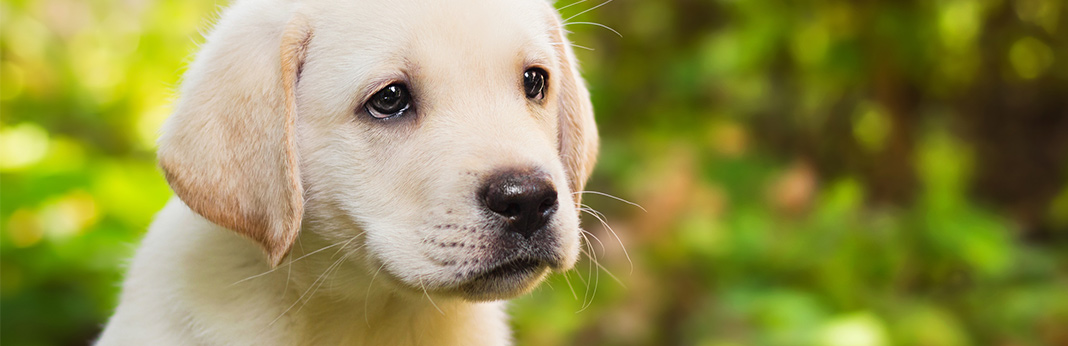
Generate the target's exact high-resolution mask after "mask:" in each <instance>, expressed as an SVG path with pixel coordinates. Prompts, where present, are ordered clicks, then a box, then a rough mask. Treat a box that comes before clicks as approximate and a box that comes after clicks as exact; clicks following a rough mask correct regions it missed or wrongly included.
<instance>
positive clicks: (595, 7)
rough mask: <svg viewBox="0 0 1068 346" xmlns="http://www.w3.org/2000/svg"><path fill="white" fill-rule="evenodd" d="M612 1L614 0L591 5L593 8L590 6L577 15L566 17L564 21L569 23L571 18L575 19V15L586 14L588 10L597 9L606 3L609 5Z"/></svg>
mask: <svg viewBox="0 0 1068 346" xmlns="http://www.w3.org/2000/svg"><path fill="white" fill-rule="evenodd" d="M610 2H612V0H608V1H605V2H602V3H601V4H600V5H597V6H594V7H591V8H589V9H587V10H585V11H582V12H579V13H578V14H576V15H573V16H571V17H567V19H564V23H567V21H569V20H571V19H573V18H575V17H578V16H581V15H583V14H586V12H589V11H593V10H596V9H597V8H598V7H601V6H604V5H608V3H610Z"/></svg>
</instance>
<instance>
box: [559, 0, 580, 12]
mask: <svg viewBox="0 0 1068 346" xmlns="http://www.w3.org/2000/svg"><path fill="white" fill-rule="evenodd" d="M584 2H586V0H579V1H577V2H573V3H571V4H570V5H567V6H564V7H561V8H558V9H556V10H557V11H560V10H562V9H565V8H568V7H571V6H575V5H578V4H581V3H584Z"/></svg>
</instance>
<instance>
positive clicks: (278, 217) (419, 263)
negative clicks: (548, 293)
mask: <svg viewBox="0 0 1068 346" xmlns="http://www.w3.org/2000/svg"><path fill="white" fill-rule="evenodd" d="M182 93H183V95H182V98H181V99H180V101H179V103H178V105H177V108H176V112H175V114H174V115H173V116H172V117H171V119H169V120H168V122H167V124H166V125H165V128H164V133H163V136H162V137H161V139H160V150H159V158H160V165H161V167H162V168H163V170H164V171H165V173H166V176H167V179H168V181H169V182H170V184H171V186H172V188H173V189H174V190H175V192H176V193H177V194H178V196H179V197H180V198H181V199H182V200H183V201H184V202H185V203H186V204H187V205H189V206H190V207H191V208H192V209H193V210H195V211H196V212H198V213H199V214H200V215H202V216H204V217H205V218H207V219H209V220H211V221H213V222H215V223H217V224H219V225H221V226H224V227H227V228H230V229H232V230H234V231H236V232H238V233H240V234H242V235H245V236H247V237H249V238H251V239H253V240H255V241H257V242H258V243H259V244H261V245H262V246H263V247H264V249H265V250H266V253H267V255H268V259H269V260H270V261H271V263H272V264H274V265H277V264H278V263H279V262H280V261H281V260H282V259H283V258H284V257H285V255H286V254H287V253H288V251H289V248H290V247H291V246H292V244H293V242H294V240H295V239H296V236H297V234H298V232H300V231H301V229H302V228H303V230H304V232H311V233H314V235H315V236H318V237H321V238H324V239H326V240H328V241H330V242H333V243H339V242H352V241H356V242H355V243H353V244H354V246H351V247H350V246H343V251H346V252H347V254H348V255H349V258H350V259H351V260H352V261H354V262H357V264H360V265H362V266H363V267H365V268H372V269H378V268H381V270H382V272H383V273H384V274H385V275H384V276H385V277H387V278H388V280H385V281H388V282H392V283H393V284H395V285H397V286H399V287H401V288H407V289H411V290H415V291H419V292H420V293H421V292H422V291H424V290H426V291H428V292H430V293H433V294H438V295H451V296H459V297H463V298H466V299H470V300H490V299H502V298H508V297H512V296H515V295H518V294H521V293H523V292H526V291H528V290H530V289H531V288H533V287H534V286H535V285H536V284H537V283H538V282H539V281H540V280H541V278H542V277H544V275H545V274H546V273H547V272H548V271H550V270H566V269H569V268H570V267H571V266H572V265H573V264H574V262H575V261H576V260H577V257H578V253H579V236H580V235H579V232H580V229H579V223H578V212H577V206H578V198H577V195H576V194H574V192H576V191H581V190H582V188H583V185H584V183H585V180H586V178H587V177H588V176H589V174H590V172H591V171H592V167H593V163H594V159H595V157H596V151H597V132H596V128H595V124H594V121H593V113H592V107H591V105H590V101H589V95H588V92H587V91H586V89H585V86H584V84H583V81H582V79H581V77H580V76H579V74H578V71H577V67H576V64H575V60H574V55H573V53H572V51H571V49H570V46H569V45H568V43H567V41H566V38H565V37H564V35H563V33H562V30H561V28H560V20H559V17H558V15H557V14H556V13H555V11H554V10H553V9H552V8H551V6H549V5H548V4H547V3H545V2H542V1H516V2H514V3H513V2H503V1H492V0H491V1H470V3H466V2H465V3H457V2H451V1H450V2H436V1H425V2H424V1H412V2H405V1H393V2H388V3H383V4H373V3H369V2H353V3H342V4H323V3H310V4H292V3H284V4H283V3H275V1H272V0H268V1H258V2H239V3H238V4H236V5H235V6H234V7H233V8H231V9H230V10H228V11H227V13H225V14H224V16H223V18H222V20H221V21H220V23H219V24H218V25H217V27H216V29H215V30H214V31H213V33H212V34H211V35H210V36H209V37H208V41H207V43H206V44H205V46H204V48H203V50H202V52H201V53H200V54H199V56H198V57H197V59H196V60H195V61H194V63H193V65H192V66H191V68H190V70H189V72H188V73H187V75H186V80H185V82H184V83H183V88H182ZM302 222H304V224H305V226H304V227H301V224H302Z"/></svg>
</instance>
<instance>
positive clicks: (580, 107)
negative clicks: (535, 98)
mask: <svg viewBox="0 0 1068 346" xmlns="http://www.w3.org/2000/svg"><path fill="white" fill-rule="evenodd" d="M550 7H551V6H550ZM551 25H552V29H551V30H552V32H551V33H550V37H552V38H553V41H554V42H553V45H554V46H555V47H556V56H557V58H558V59H559V61H558V62H557V63H558V64H559V66H560V72H561V73H558V76H557V78H558V79H559V84H558V85H559V88H560V89H559V91H560V92H559V94H558V95H559V96H558V101H557V102H559V111H558V112H559V113H558V114H559V131H560V133H559V136H560V157H561V159H562V160H563V162H564V168H565V169H566V170H567V178H568V182H569V185H570V188H571V191H572V192H578V191H583V188H585V186H586V179H587V178H589V177H590V173H592V172H593V166H594V164H595V163H596V162H597V149H598V146H599V143H598V136H597V123H596V122H595V121H594V119H593V104H592V103H591V102H590V92H589V91H588V90H586V82H585V81H584V80H583V79H582V75H581V74H579V70H578V61H577V60H575V52H574V51H573V50H572V49H571V44H570V41H568V40H567V37H566V36H565V35H564V32H563V26H562V25H561V21H560V18H559V15H558V14H556V11H555V10H554V11H553V22H552V23H551ZM580 197H581V194H577V195H575V204H578V203H579V201H580Z"/></svg>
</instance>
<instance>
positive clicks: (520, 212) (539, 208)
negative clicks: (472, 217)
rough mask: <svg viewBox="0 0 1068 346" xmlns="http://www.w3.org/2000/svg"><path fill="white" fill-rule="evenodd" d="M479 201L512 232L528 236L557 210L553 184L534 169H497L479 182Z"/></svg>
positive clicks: (544, 175) (545, 175)
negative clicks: (480, 191) (482, 181)
mask: <svg viewBox="0 0 1068 346" xmlns="http://www.w3.org/2000/svg"><path fill="white" fill-rule="evenodd" d="M481 197H482V204H483V205H484V206H485V207H486V209H488V210H489V211H491V212H492V213H490V214H491V215H494V216H495V217H498V218H500V219H501V220H503V221H504V223H505V228H506V229H508V230H509V231H511V232H515V233H519V234H520V235H522V236H524V237H527V238H530V237H531V236H533V235H534V233H536V232H537V231H538V230H539V229H541V228H542V226H545V223H546V222H548V221H549V218H550V217H552V215H553V213H554V212H556V188H554V187H553V182H552V180H549V175H548V174H545V173H544V172H541V171H537V170H505V171H500V172H497V173H495V174H493V175H492V176H490V177H489V178H488V179H486V181H485V183H483V185H482V193H481Z"/></svg>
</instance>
